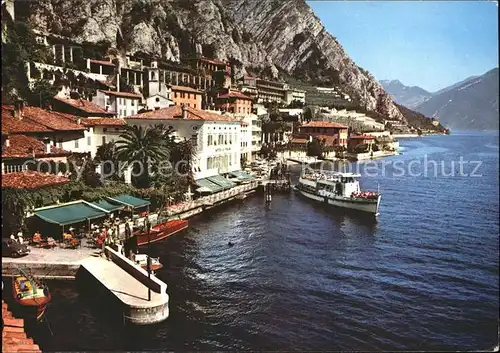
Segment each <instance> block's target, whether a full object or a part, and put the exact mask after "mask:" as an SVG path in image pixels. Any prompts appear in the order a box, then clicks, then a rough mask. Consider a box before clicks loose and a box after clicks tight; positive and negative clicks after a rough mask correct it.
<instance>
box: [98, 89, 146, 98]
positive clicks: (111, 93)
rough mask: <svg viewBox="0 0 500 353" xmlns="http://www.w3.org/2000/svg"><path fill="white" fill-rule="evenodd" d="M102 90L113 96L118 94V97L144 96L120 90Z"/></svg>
mask: <svg viewBox="0 0 500 353" xmlns="http://www.w3.org/2000/svg"><path fill="white" fill-rule="evenodd" d="M101 92H103V93H106V94H109V95H111V96H117V97H122V98H139V99H141V98H142V96H141V95H140V94H137V93H131V92H118V91H103V90H101Z"/></svg>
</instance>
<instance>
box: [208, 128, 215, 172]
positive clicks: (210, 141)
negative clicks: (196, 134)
mask: <svg viewBox="0 0 500 353" xmlns="http://www.w3.org/2000/svg"><path fill="white" fill-rule="evenodd" d="M213 143H214V139H213V136H212V134H209V135H208V139H207V146H212V144H213ZM209 169H210V168H209Z"/></svg>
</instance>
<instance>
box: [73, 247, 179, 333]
mask: <svg viewBox="0 0 500 353" xmlns="http://www.w3.org/2000/svg"><path fill="white" fill-rule="evenodd" d="M106 253H107V255H108V256H109V258H110V260H106V259H105V258H102V257H90V258H87V259H85V260H84V261H83V263H82V270H84V271H85V272H86V273H87V274H88V275H91V277H92V278H93V279H94V280H95V281H96V282H97V284H100V285H102V286H103V287H104V288H105V289H106V290H107V291H109V292H111V294H113V296H114V297H115V298H116V299H117V300H118V301H119V302H120V303H121V306H122V308H123V317H124V321H125V322H128V323H132V324H135V325H149V324H155V323H158V322H161V321H164V320H166V319H167V318H168V315H169V309H168V300H169V297H168V294H167V285H166V284H165V283H164V282H162V281H160V280H159V279H158V278H156V277H155V276H154V275H151V278H148V275H147V272H146V271H145V270H143V269H142V268H140V267H138V266H136V265H135V264H134V263H133V262H132V261H130V260H129V259H127V258H125V257H124V256H123V255H121V254H119V253H117V252H116V251H114V250H113V249H111V248H109V247H106ZM148 289H150V290H151V300H148Z"/></svg>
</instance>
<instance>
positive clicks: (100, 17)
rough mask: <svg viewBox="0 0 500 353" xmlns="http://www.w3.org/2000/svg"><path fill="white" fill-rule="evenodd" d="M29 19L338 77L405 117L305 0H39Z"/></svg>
mask: <svg viewBox="0 0 500 353" xmlns="http://www.w3.org/2000/svg"><path fill="white" fill-rule="evenodd" d="M28 20H29V22H30V23H31V24H32V26H33V27H34V28H36V29H39V30H44V31H48V32H52V33H56V34H60V35H65V36H69V37H72V38H73V39H75V40H77V41H81V42H84V41H88V42H99V41H102V40H106V41H109V42H111V43H112V44H113V45H115V46H117V47H118V48H120V49H122V50H123V52H137V51H141V52H146V53H149V54H155V55H158V56H161V57H163V58H165V59H168V60H173V61H179V60H180V57H181V55H194V54H195V53H201V54H203V55H205V56H209V57H216V58H219V59H227V60H232V62H233V63H235V64H236V66H235V71H236V75H237V76H238V75H241V74H243V73H246V72H247V71H249V70H250V71H251V72H257V73H263V74H264V73H265V75H266V76H270V77H277V76H278V71H279V70H278V69H280V70H282V71H283V72H286V73H287V74H290V75H293V76H296V77H298V78H301V79H304V80H311V79H314V80H322V81H326V82H331V83H341V84H345V85H346V86H347V88H348V91H349V92H348V93H351V94H353V95H355V96H356V97H357V98H358V100H359V102H360V103H361V104H362V105H364V106H366V108H367V109H369V110H376V111H379V112H381V113H382V112H384V113H387V114H389V116H390V117H391V118H395V119H400V120H404V118H403V117H402V115H401V113H400V112H399V110H398V109H397V108H396V107H395V105H394V104H393V102H392V100H391V98H390V97H388V96H387V95H386V94H385V92H384V90H383V88H382V86H381V85H380V84H379V83H378V82H377V81H376V80H375V79H374V78H373V76H371V75H370V74H368V73H366V72H361V71H360V69H359V68H358V67H357V66H356V64H355V63H354V62H353V61H352V60H351V59H350V58H349V57H348V56H347V55H346V53H345V52H344V50H343V48H342V46H341V45H340V44H339V43H338V42H337V40H336V39H334V38H333V37H332V36H331V35H330V34H329V33H328V32H327V31H326V30H325V28H324V27H323V25H322V24H321V22H320V20H319V19H318V18H317V17H316V16H315V15H314V13H313V12H312V10H311V9H310V8H309V6H308V5H307V4H306V3H305V1H304V0H266V1H261V0H203V1H196V0H39V1H37V2H30V15H29V18H28Z"/></svg>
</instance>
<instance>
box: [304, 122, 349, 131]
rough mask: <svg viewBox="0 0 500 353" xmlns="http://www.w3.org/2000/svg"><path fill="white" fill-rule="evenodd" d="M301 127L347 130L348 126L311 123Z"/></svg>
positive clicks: (330, 123) (331, 123)
mask: <svg viewBox="0 0 500 353" xmlns="http://www.w3.org/2000/svg"><path fill="white" fill-rule="evenodd" d="M301 127H323V128H337V129H347V128H348V126H347V125H344V124H339V123H333V122H330V121H310V122H308V123H306V124H304V125H302V126H301Z"/></svg>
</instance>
